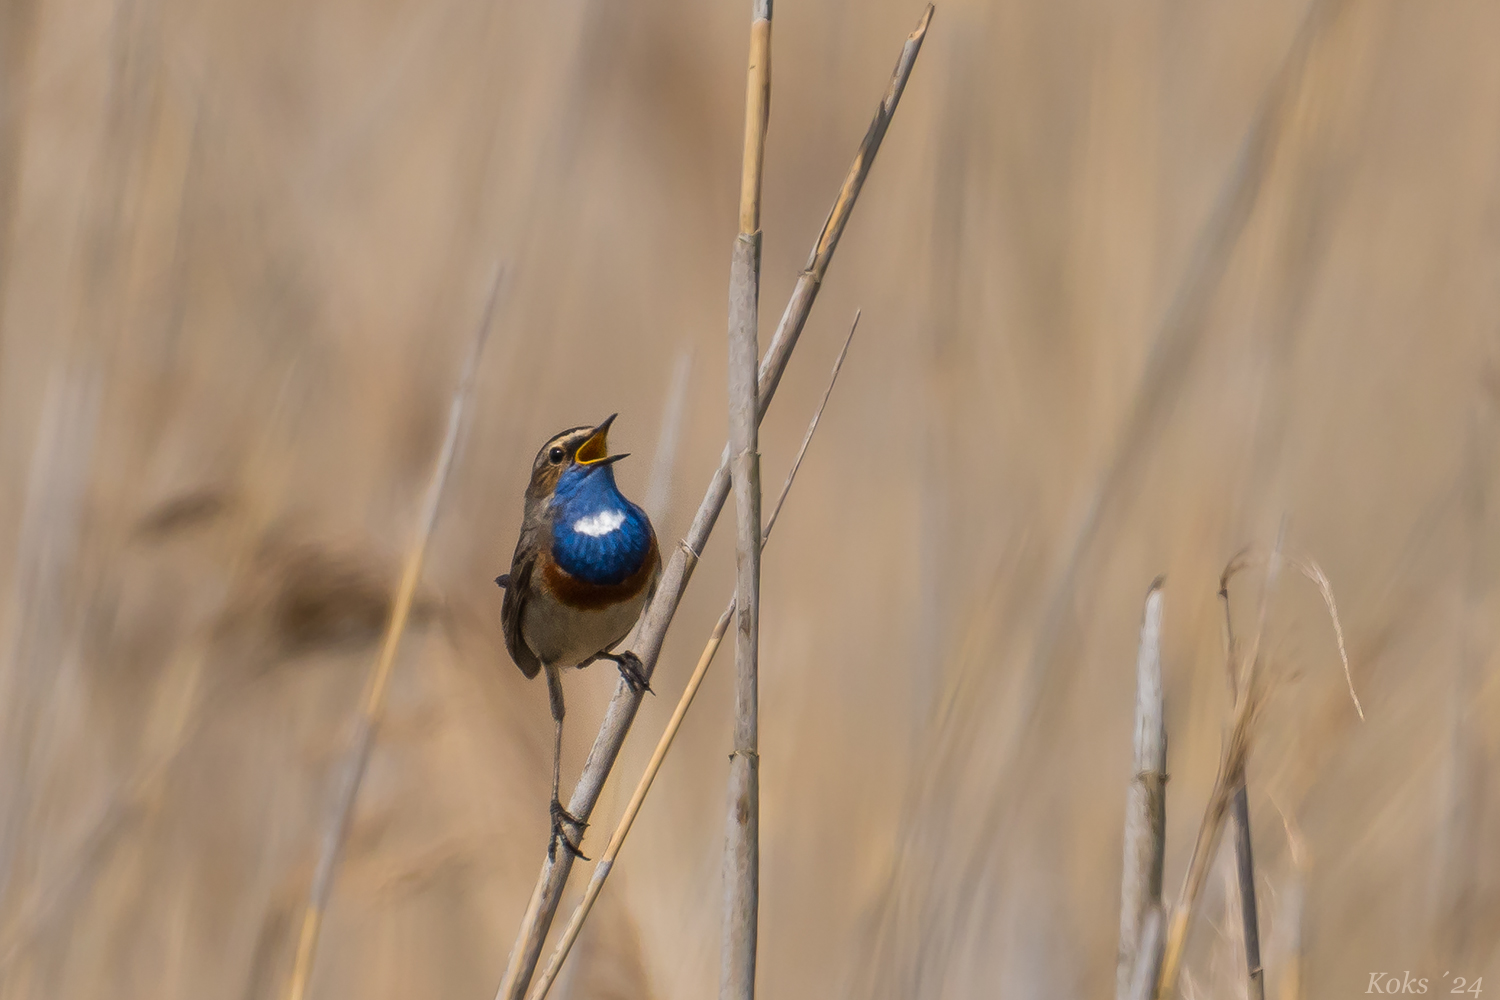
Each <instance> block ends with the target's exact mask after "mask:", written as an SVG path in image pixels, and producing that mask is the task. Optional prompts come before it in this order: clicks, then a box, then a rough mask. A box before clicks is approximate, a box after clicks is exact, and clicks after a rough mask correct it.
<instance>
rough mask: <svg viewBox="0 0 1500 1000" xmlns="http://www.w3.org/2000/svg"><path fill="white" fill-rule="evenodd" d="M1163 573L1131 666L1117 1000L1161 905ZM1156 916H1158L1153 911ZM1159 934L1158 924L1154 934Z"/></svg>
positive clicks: (1127, 993)
mask: <svg viewBox="0 0 1500 1000" xmlns="http://www.w3.org/2000/svg"><path fill="white" fill-rule="evenodd" d="M1161 588H1162V578H1161V577H1157V578H1156V579H1155V580H1154V581H1153V582H1152V584H1151V589H1150V590H1148V591H1147V592H1146V612H1145V616H1144V617H1143V619H1142V622H1141V644H1140V652H1139V653H1138V654H1137V656H1136V667H1135V676H1136V680H1135V752H1134V755H1133V758H1132V759H1133V764H1134V774H1133V776H1132V777H1131V780H1130V792H1129V794H1128V795H1127V797H1126V799H1125V863H1124V867H1123V869H1122V872H1123V873H1122V875H1121V877H1120V947H1119V952H1118V954H1117V956H1116V960H1115V997H1116V1000H1130V998H1131V996H1132V995H1133V994H1132V992H1131V991H1132V989H1133V988H1134V983H1133V978H1132V974H1133V972H1134V970H1135V969H1136V967H1137V965H1138V964H1139V958H1138V953H1139V952H1140V950H1141V948H1142V947H1143V944H1144V931H1143V928H1144V927H1145V923H1144V921H1145V919H1146V916H1147V914H1148V912H1149V911H1151V909H1152V908H1153V907H1155V908H1156V909H1157V910H1160V907H1161V874H1162V864H1163V860H1164V858H1165V856H1166V844H1167V832H1166V831H1167V806H1166V803H1167V799H1166V791H1167V789H1166V784H1167V726H1166V717H1165V706H1164V701H1163V696H1162V679H1161V617H1162V592H1161ZM1157 919H1158V920H1159V919H1160V914H1159V913H1158V916H1157ZM1159 937H1160V933H1159V929H1158V938H1159Z"/></svg>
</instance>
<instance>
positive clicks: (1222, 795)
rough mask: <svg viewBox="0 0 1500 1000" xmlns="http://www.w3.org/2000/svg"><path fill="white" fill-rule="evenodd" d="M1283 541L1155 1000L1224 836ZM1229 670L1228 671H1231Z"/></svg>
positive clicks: (1269, 570)
mask: <svg viewBox="0 0 1500 1000" xmlns="http://www.w3.org/2000/svg"><path fill="white" fill-rule="evenodd" d="M1285 538H1286V521H1285V519H1283V521H1282V524H1281V530H1280V532H1279V533H1278V534H1277V536H1276V547H1275V548H1274V549H1272V550H1271V558H1270V560H1269V561H1268V563H1267V565H1266V578H1265V583H1264V584H1263V586H1262V589H1261V601H1260V620H1259V623H1258V624H1257V626H1256V630H1255V639H1254V641H1253V642H1252V644H1251V646H1250V653H1249V655H1248V656H1247V657H1246V659H1245V668H1244V672H1243V676H1242V677H1240V678H1238V683H1237V685H1236V690H1237V693H1236V696H1235V699H1234V713H1233V716H1232V721H1231V723H1230V727H1229V735H1228V738H1227V739H1226V740H1225V741H1224V748H1223V750H1222V752H1221V753H1220V757H1219V773H1218V775H1217V777H1215V778H1214V787H1213V790H1212V792H1210V793H1209V797H1208V805H1207V806H1206V807H1205V808H1204V810H1203V819H1202V821H1201V822H1200V823H1199V825H1198V839H1197V840H1196V841H1195V842H1194V843H1193V854H1192V857H1191V859H1190V860H1189V861H1188V870H1187V873H1186V874H1185V875H1184V876H1183V879H1182V888H1181V890H1180V891H1179V892H1178V894H1177V903H1176V905H1175V906H1174V907H1173V908H1172V919H1171V921H1170V922H1169V924H1168V926H1167V941H1166V946H1165V949H1164V951H1163V954H1162V964H1161V975H1160V977H1159V981H1158V983H1157V994H1156V996H1157V1000H1168V998H1169V997H1171V996H1172V994H1173V991H1174V990H1175V989H1176V988H1177V975H1178V973H1179V972H1180V971H1181V969H1182V954H1183V950H1184V948H1185V946H1186V944H1187V930H1188V923H1189V922H1190V921H1191V919H1192V916H1193V906H1194V904H1196V903H1197V901H1198V895H1199V893H1201V892H1202V890H1203V883H1204V881H1205V880H1206V879H1207V877H1208V868H1209V865H1210V864H1212V862H1213V858H1214V854H1215V853H1216V852H1217V850H1218V846H1219V835H1220V834H1221V833H1222V832H1223V830H1224V818H1225V816H1226V815H1227V814H1228V812H1229V802H1230V799H1231V798H1232V797H1233V795H1234V791H1235V789H1236V788H1237V787H1238V784H1239V782H1240V781H1242V780H1243V779H1242V777H1241V776H1242V775H1243V774H1244V770H1245V760H1246V758H1247V757H1248V756H1249V754H1250V737H1251V730H1252V728H1253V726H1254V722H1255V716H1256V710H1257V709H1258V708H1259V703H1260V688H1259V684H1258V680H1259V677H1258V675H1259V673H1260V664H1261V655H1260V654H1261V641H1262V639H1263V637H1264V634H1265V627H1266V615H1267V613H1268V610H1269V607H1270V603H1271V595H1272V594H1273V593H1275V589H1276V580H1277V577H1278V576H1279V575H1280V573H1281V551H1282V544H1283V542H1284V541H1285ZM1231 669H1233V668H1231Z"/></svg>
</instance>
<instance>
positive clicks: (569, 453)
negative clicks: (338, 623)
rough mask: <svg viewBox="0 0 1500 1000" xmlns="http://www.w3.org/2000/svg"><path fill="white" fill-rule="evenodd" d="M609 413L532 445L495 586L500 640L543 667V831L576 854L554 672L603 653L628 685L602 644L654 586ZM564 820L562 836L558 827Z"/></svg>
mask: <svg viewBox="0 0 1500 1000" xmlns="http://www.w3.org/2000/svg"><path fill="white" fill-rule="evenodd" d="M615 416H618V414H612V415H611V416H610V417H609V419H608V420H605V421H604V423H602V424H600V425H599V426H598V427H574V428H573V429H571V430H566V431H563V432H562V433H561V434H557V435H555V436H553V438H552V439H551V440H550V441H548V442H547V443H546V444H544V445H543V446H542V450H541V451H539V452H537V455H536V461H535V462H533V463H532V465H531V484H530V485H529V486H527V487H526V512H525V517H524V520H523V521H522V523H521V539H520V541H518V542H517V543H516V554H515V555H514V556H512V557H511V563H510V572H509V573H507V574H506V575H504V576H501V577H499V578H497V579H496V580H495V582H496V583H498V584H499V585H500V586H501V587H503V588H504V589H505V601H504V603H503V604H502V606H501V618H502V621H503V624H504V627H505V647H506V649H508V650H510V655H511V659H513V660H515V661H516V666H518V667H520V668H521V672H522V673H523V674H525V675H526V676H527V677H528V678H531V677H535V676H536V675H537V673H538V672H540V671H543V670H545V671H546V673H547V694H548V696H549V699H550V701H551V704H552V718H553V720H554V722H555V733H556V739H555V741H554V744H553V748H552V839H551V842H550V843H549V845H548V848H547V851H548V855H549V856H552V857H555V856H556V852H557V842H558V841H559V840H561V841H562V843H563V846H564V848H565V849H567V850H568V851H570V852H571V853H573V854H574V855H576V856H578V857H582V855H581V854H580V853H579V850H578V840H579V838H580V837H581V835H582V833H583V827H584V825H585V824H583V823H581V822H580V821H579V820H578V819H577V818H576V817H574V816H573V815H572V814H570V813H569V812H568V811H567V810H565V809H563V807H562V803H561V802H560V801H558V797H557V792H558V784H559V779H560V771H561V767H562V724H563V692H562V679H561V677H560V674H561V671H562V670H564V669H565V668H568V667H586V666H588V665H589V664H590V663H593V662H594V661H595V660H599V659H606V660H613V661H614V662H615V663H616V664H617V665H618V666H619V668H620V674H621V676H623V677H624V678H625V680H626V682H627V683H628V684H629V685H630V686H631V687H632V688H634V689H636V690H638V691H639V690H644V689H646V676H645V672H644V670H643V669H642V666H641V661H640V659H639V658H638V657H637V656H636V655H635V654H634V653H614V652H612V650H613V649H614V647H615V646H616V645H618V644H619V643H620V641H621V640H622V639H624V638H625V636H626V634H627V633H629V632H630V629H631V626H633V625H634V624H635V621H636V619H637V618H639V617H640V614H641V609H642V608H644V607H645V606H646V602H647V601H649V600H650V599H651V595H652V593H653V592H654V591H655V590H656V581H657V578H658V577H660V575H661V553H660V551H659V550H658V548H657V545H656V532H655V531H654V530H652V528H651V521H650V520H649V519H648V518H647V517H646V512H645V511H643V510H641V508H639V507H637V506H636V505H635V504H633V503H631V502H630V501H629V500H627V499H625V497H624V495H623V494H621V493H620V490H619V487H617V486H616V485H615V471H614V469H613V468H612V466H613V465H614V463H616V462H618V461H619V460H620V459H622V458H624V457H625V456H624V455H611V454H609V453H608V452H609V448H608V445H607V444H606V439H607V437H608V435H609V425H610V424H611V423H612V422H613V421H614V419H615ZM565 825H566V826H568V827H571V828H572V831H573V835H572V836H569V833H568V831H567V830H565V829H564V826H565Z"/></svg>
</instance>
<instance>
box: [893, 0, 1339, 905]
mask: <svg viewBox="0 0 1500 1000" xmlns="http://www.w3.org/2000/svg"><path fill="white" fill-rule="evenodd" d="M1346 7H1347V0H1311V2H1310V3H1309V5H1308V8H1307V12H1306V14H1305V15H1304V16H1303V19H1302V23H1301V25H1300V26H1299V27H1298V29H1297V34H1296V37H1295V38H1294V39H1293V41H1292V44H1291V46H1290V47H1289V48H1288V50H1287V54H1286V56H1285V58H1284V59H1283V61H1282V63H1281V65H1280V67H1279V68H1278V69H1277V72H1276V75H1275V76H1274V77H1273V78H1272V80H1271V82H1270V84H1269V85H1268V87H1267V88H1266V92H1265V94H1264V96H1263V98H1262V99H1261V101H1260V103H1259V105H1258V107H1257V109H1256V112H1255V117H1254V119H1253V120H1252V122H1251V125H1250V128H1249V129H1248V130H1247V132H1246V133H1245V137H1244V140H1243V141H1242V142H1241V144H1240V147H1239V150H1238V151H1237V153H1236V154H1235V158H1234V162H1233V164H1232V166H1231V167H1230V169H1229V172H1228V175H1227V177H1226V178H1225V181H1224V185H1223V187H1222V188H1221V189H1220V190H1219V192H1218V194H1217V196H1216V198H1215V200H1214V204H1213V207H1212V209H1211V211H1210V214H1209V216H1208V218H1207V219H1206V220H1205V221H1204V223H1203V225H1202V226H1201V227H1200V228H1199V229H1198V230H1197V233H1196V235H1195V237H1194V242H1193V248H1192V251H1191V253H1190V254H1189V256H1188V260H1187V264H1186V266H1185V267H1184V269H1183V272H1182V277H1181V280H1180V281H1179V282H1178V283H1177V285H1176V288H1175V290H1174V291H1173V294H1172V299H1171V301H1170V302H1169V304H1168V306H1167V309H1166V311H1165V313H1164V314H1163V315H1162V318H1161V323H1160V326H1159V328H1158V330H1157V332H1156V334H1155V336H1154V338H1153V340H1152V343H1151V346H1150V348H1149V350H1148V352H1147V355H1146V362H1145V366H1144V368H1143V370H1142V372H1141V376H1140V378H1139V380H1138V381H1137V383H1136V385H1135V388H1134V390H1133V391H1132V393H1131V401H1130V403H1129V406H1128V410H1127V416H1126V419H1125V421H1124V425H1123V428H1122V430H1121V432H1120V434H1119V436H1118V438H1117V439H1116V440H1117V443H1116V445H1115V446H1114V450H1113V452H1112V454H1111V455H1110V456H1109V458H1108V460H1107V462H1106V463H1105V465H1104V468H1103V470H1102V471H1101V473H1100V475H1099V478H1098V480H1097V481H1096V482H1095V484H1094V487H1093V491H1092V494H1091V495H1090V497H1089V500H1088V503H1087V505H1086V507H1085V508H1084V511H1083V513H1082V515H1081V516H1080V517H1079V519H1078V521H1077V524H1076V526H1075V528H1074V529H1073V531H1072V533H1071V536H1070V537H1069V539H1068V541H1067V543H1066V554H1065V556H1064V558H1063V561H1062V566H1061V568H1060V570H1059V571H1058V572H1057V574H1056V575H1055V577H1054V578H1053V581H1052V582H1050V583H1049V584H1048V585H1047V592H1048V597H1047V602H1046V610H1045V611H1044V613H1043V617H1042V622H1041V625H1040V626H1039V627H1038V630H1037V636H1038V637H1037V639H1036V641H1035V642H1034V643H1033V650H1032V653H1031V656H1030V658H1029V663H1028V664H1027V667H1026V674H1025V677H1024V678H1023V680H1022V691H1021V694H1020V696H1019V700H1020V702H1021V704H1020V706H1019V707H1018V709H1017V711H1016V715H1017V718H1018V719H1019V720H1020V721H1019V723H1018V724H1017V725H1016V726H1015V727H1014V728H1013V729H1012V731H1011V732H1010V734H1009V735H1008V737H1007V741H1006V746H1005V747H1004V748H1003V750H1001V751H1000V759H1002V760H1003V761H1004V764H1003V765H1002V766H1003V771H1002V773H1001V775H1000V777H999V778H998V779H997V781H996V782H995V784H994V794H993V796H992V799H991V803H990V806H989V808H988V810H987V812H986V814H985V815H984V816H983V817H982V819H981V821H980V826H981V828H983V829H987V830H993V831H995V833H994V835H993V837H992V839H994V838H1002V837H1004V836H1005V832H1006V830H1007V828H1008V823H1009V821H1010V817H1011V816H1012V815H1013V814H1014V810H1013V809H1012V806H1013V803H1014V800H1015V788H1016V786H1017V782H1019V781H1021V780H1023V778H1024V776H1026V775H1028V774H1030V773H1031V769H1030V767H1029V766H1028V765H1029V764H1030V763H1031V761H1030V758H1029V755H1030V754H1032V753H1036V752H1038V751H1036V750H1035V749H1034V748H1035V747H1039V746H1041V745H1042V743H1041V741H1039V740H1037V739H1035V738H1034V737H1035V727H1036V726H1037V725H1039V720H1040V719H1041V718H1043V716H1044V715H1045V713H1044V712H1043V711H1042V709H1043V706H1044V703H1045V702H1046V700H1047V699H1048V698H1055V697H1060V696H1061V694H1062V692H1063V691H1064V690H1065V688H1066V686H1067V684H1068V683H1069V678H1070V677H1071V675H1070V674H1068V673H1067V672H1066V671H1061V670H1057V669H1054V660H1055V658H1056V653H1057V649H1058V646H1059V645H1060V643H1061V642H1062V639H1063V637H1064V636H1065V635H1066V634H1067V625H1068V619H1069V615H1071V614H1072V613H1073V609H1074V608H1075V606H1076V595H1077V590H1078V581H1079V580H1081V579H1082V578H1083V577H1084V574H1085V571H1086V569H1087V564H1088V560H1089V558H1090V556H1091V554H1092V553H1093V549H1094V544H1095V542H1096V541H1097V540H1098V539H1100V538H1102V537H1107V533H1106V532H1105V530H1104V529H1105V527H1106V525H1107V518H1108V517H1110V516H1119V514H1120V512H1121V511H1123V503H1124V502H1125V501H1127V500H1128V498H1129V496H1130V488H1129V487H1130V485H1131V483H1132V482H1133V481H1134V478H1135V476H1136V475H1137V472H1138V469H1139V466H1140V464H1141V462H1142V461H1143V459H1144V457H1145V456H1146V454H1147V453H1148V448H1149V446H1150V445H1151V443H1152V442H1153V441H1154V440H1155V439H1156V438H1157V437H1158V436H1159V434H1160V432H1161V429H1162V428H1163V427H1164V426H1165V425H1166V418H1167V415H1168V413H1169V410H1170V407H1171V405H1172V404H1173V403H1174V401H1176V400H1177V399H1178V398H1179V397H1180V396H1181V394H1182V392H1183V389H1184V386H1186V385H1187V381H1188V375H1189V374H1190V372H1191V370H1192V367H1193V364H1194V360H1195V358H1196V356H1197V354H1198V351H1199V348H1200V346H1201V344H1202V343H1203V341H1204V339H1205V334H1206V333H1207V331H1208V329H1209V324H1210V320H1211V315H1210V313H1211V307H1212V304H1213V298H1214V294H1215V292H1216V291H1217V289H1218V288H1219V286H1220V283H1221V281H1222V279H1223V276H1224V274H1225V272H1226V271H1227V270H1228V267H1229V262H1230V259H1231V257H1232V256H1233V253H1234V250H1235V248H1236V247H1237V246H1238V245H1239V242H1240V237H1241V236H1242V234H1243V233H1244V231H1245V229H1246V227H1247V225H1248V224H1249V221H1250V218H1251V215H1252V214H1253V212H1254V209H1255V206H1256V204H1257V203H1258V202H1259V198H1260V193H1261V190H1262V188H1263V187H1264V186H1265V181H1266V178H1267V176H1268V175H1269V174H1270V171H1271V166H1272V163H1273V161H1274V159H1275V156H1276V153H1277V151H1278V149H1279V147H1280V142H1279V140H1280V139H1281V137H1282V136H1283V134H1284V133H1285V131H1286V123H1287V121H1288V120H1289V118H1290V117H1291V114H1292V112H1293V110H1294V108H1295V106H1296V104H1297V101H1298V99H1299V97H1300V95H1301V92H1302V82H1303V79H1304V77H1305V76H1306V73H1307V68H1308V65H1309V63H1310V61H1311V60H1310V56H1311V54H1312V51H1313V48H1314V46H1315V45H1316V43H1317V42H1318V40H1319V39H1320V38H1321V37H1322V36H1323V34H1324V32H1325V30H1326V29H1327V26H1328V25H1329V24H1330V23H1331V22H1333V21H1334V20H1335V19H1336V18H1337V16H1338V14H1339V13H1340V12H1341V11H1342V10H1343V9H1345V8H1346ZM990 853H991V854H993V852H990ZM982 884H983V879H979V878H970V879H968V880H967V881H966V883H965V887H964V888H963V889H962V890H961V891H960V893H959V898H958V899H957V900H956V901H955V903H954V909H955V910H956V911H958V912H966V911H967V910H968V909H969V908H970V907H971V906H972V905H973V902H974V900H973V895H974V894H975V893H977V892H978V891H979V887H980V886H981V885H982ZM883 905H884V904H883Z"/></svg>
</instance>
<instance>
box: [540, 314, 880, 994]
mask: <svg viewBox="0 0 1500 1000" xmlns="http://www.w3.org/2000/svg"><path fill="white" fill-rule="evenodd" d="M858 326H859V313H855V314H854V323H853V324H852V325H851V326H850V327H849V336H848V337H846V338H844V347H843V349H842V350H840V351H839V356H838V359H837V360H836V361H834V363H833V374H832V375H830V376H829V378H828V388H827V389H826V390H824V392H823V399H822V401H821V402H820V403H818V409H817V410H816V411H815V412H814V413H813V418H812V422H811V423H809V424H808V425H807V433H806V434H804V435H803V436H802V447H800V448H798V449H797V457H796V458H795V459H794V460H793V461H792V468H791V470H790V471H789V472H788V473H787V474H786V482H784V483H782V485H781V496H779V497H777V499H776V506H775V507H774V508H772V510H771V519H770V520H769V521H767V522H766V528H765V530H764V531H763V532H761V550H762V551H764V550H765V547H766V545H767V544H768V543H769V542H770V541H771V529H772V528H774V527H776V519H777V518H778V517H780V516H781V507H782V505H783V504H785V503H786V497H787V494H788V493H790V492H791V490H792V481H793V480H794V479H796V478H797V470H798V469H800V468H801V467H802V457H803V456H804V455H806V454H807V446H808V445H809V444H811V443H812V436H813V432H814V431H816V430H817V429H818V421H819V420H821V419H822V418H823V410H824V408H825V407H827V406H828V397H829V396H831V395H832V394H833V386H834V383H835V382H837V381H838V377H839V370H840V369H842V368H843V367H844V358H845V356H846V355H848V353H849V344H850V342H851V341H852V340H853V339H854V330H855V328H856V327H858ZM734 609H735V599H734V597H733V596H732V595H731V596H730V598H729V606H728V607H727V608H725V609H724V613H723V614H722V615H720V616H719V621H718V623H717V624H715V625H714V628H713V631H712V632H711V633H710V634H709V637H708V642H707V643H705V644H704V646H703V653H702V654H701V655H700V656H699V657H698V666H697V667H696V668H694V670H693V676H692V677H690V678H688V682H687V687H686V688H684V689H683V692H682V697H681V698H680V699H678V702H677V708H676V709H674V710H673V712H672V718H671V719H669V720H668V721H667V728H666V729H665V730H663V732H662V734H661V739H660V740H658V741H657V743H656V750H655V751H654V752H653V753H652V754H651V760H650V762H649V763H647V765H646V770H645V773H643V774H642V775H641V780H640V781H639V782H638V783H637V784H636V786H635V793H634V794H633V795H632V796H631V797H630V802H629V803H628V804H627V805H626V806H625V813H624V815H623V816H621V817H620V822H619V825H618V826H616V827H615V832H614V835H613V836H611V837H610V838H609V846H608V847H606V848H605V849H604V853H603V854H601V855H600V856H599V861H598V863H597V864H596V865H594V874H593V877H592V878H590V879H589V884H588V888H587V889H585V890H584V893H583V899H582V900H581V901H580V902H579V903H578V906H577V907H575V908H574V910H573V915H572V916H571V917H569V918H568V926H567V927H566V928H564V929H563V932H562V936H561V937H559V938H558V941H557V945H556V946H555V947H554V948H553V949H552V955H551V956H550V957H549V958H548V959H547V965H546V967H545V968H544V969H543V970H542V974H541V975H540V976H539V977H537V980H536V982H535V983H533V984H532V987H531V992H530V993H529V994H528V995H527V1000H546V996H547V991H548V990H550V989H551V988H552V984H553V983H554V982H555V981H556V980H557V976H558V973H559V972H560V971H561V969H562V964H563V962H565V961H566V960H567V958H568V953H569V952H570V951H572V950H573V945H574V943H575V942H576V941H577V940H578V934H579V932H580V931H582V930H583V922H584V921H585V920H586V919H588V915H589V912H590V911H591V910H592V909H593V908H594V902H595V900H597V899H598V898H599V893H600V892H601V891H602V890H603V889H604V883H605V881H606V880H607V879H608V878H609V873H610V871H611V870H612V869H613V868H614V864H615V858H617V857H619V855H620V848H622V847H623V846H624V845H625V838H626V837H627V836H628V835H629V834H630V828H631V826H633V825H634V824H635V818H636V816H637V815H638V814H639V813H640V811H641V805H642V804H643V803H644V802H645V801H646V793H647V792H649V791H651V784H652V782H654V781H655V780H656V774H657V772H658V771H660V770H661V765H662V762H663V761H665V760H666V757H667V751H668V750H670V749H671V748H672V741H673V740H674V739H676V738H677V731H678V730H679V729H680V728H682V720H683V719H684V718H685V717H686V716H687V711H688V708H690V707H691V706H692V704H693V698H694V697H695V696H696V695H697V694H698V688H699V687H701V686H702V684H703V678H704V677H706V676H707V675H708V667H709V664H711V663H713V659H714V654H716V653H717V652H718V651H719V643H720V642H722V641H723V639H724V633H725V632H727V631H728V630H729V620H730V619H731V618H733V617H734Z"/></svg>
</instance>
